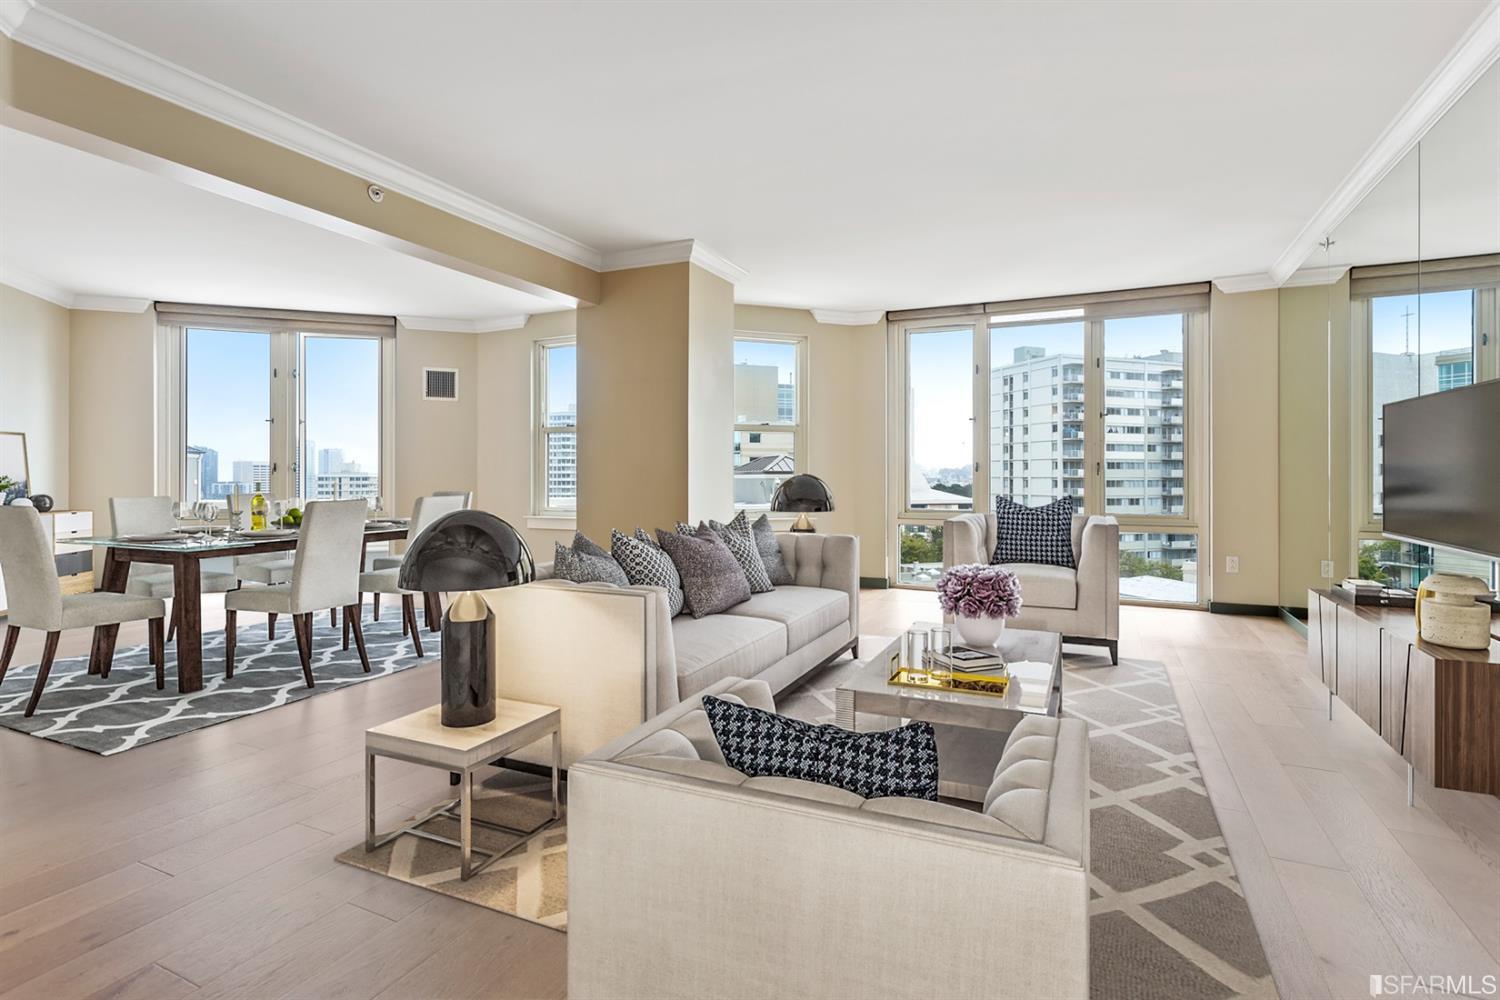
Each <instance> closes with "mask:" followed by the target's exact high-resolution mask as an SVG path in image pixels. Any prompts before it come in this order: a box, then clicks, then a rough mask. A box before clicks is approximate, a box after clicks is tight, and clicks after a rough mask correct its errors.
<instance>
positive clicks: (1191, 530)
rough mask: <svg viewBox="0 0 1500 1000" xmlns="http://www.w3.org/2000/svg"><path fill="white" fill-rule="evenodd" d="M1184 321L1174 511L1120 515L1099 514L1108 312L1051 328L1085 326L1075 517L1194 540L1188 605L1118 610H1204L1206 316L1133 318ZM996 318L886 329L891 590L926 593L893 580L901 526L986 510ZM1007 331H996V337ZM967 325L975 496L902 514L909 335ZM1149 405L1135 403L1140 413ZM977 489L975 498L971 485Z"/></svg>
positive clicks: (948, 318)
mask: <svg viewBox="0 0 1500 1000" xmlns="http://www.w3.org/2000/svg"><path fill="white" fill-rule="evenodd" d="M1173 314H1181V315H1182V317H1183V337H1182V354H1183V358H1182V369H1183V382H1184V384H1183V405H1182V412H1183V461H1184V462H1185V463H1186V469H1185V475H1184V477H1183V505H1182V508H1183V509H1182V513H1180V514H1129V513H1124V512H1118V513H1117V512H1111V511H1109V510H1107V509H1106V508H1105V498H1106V497H1105V486H1104V480H1105V474H1106V469H1105V461H1106V453H1105V450H1104V449H1105V423H1106V421H1105V409H1106V397H1105V387H1106V379H1105V348H1106V345H1105V332H1104V331H1105V323H1106V322H1107V320H1108V319H1110V318H1113V317H1111V316H1109V315H1108V314H1105V315H1096V316H1087V315H1085V316H1077V315H1072V316H1064V315H1061V314H1059V315H1058V316H1057V318H1056V322H1058V323H1069V322H1080V321H1081V322H1082V323H1083V324H1084V338H1083V339H1084V344H1083V347H1084V401H1083V402H1084V406H1085V414H1084V415H1085V422H1084V453H1083V455H1084V497H1083V504H1082V506H1081V508H1079V509H1080V511H1081V512H1082V513H1087V514H1101V515H1107V516H1111V517H1114V518H1115V520H1116V521H1117V522H1118V523H1119V526H1120V533H1121V534H1122V535H1124V534H1135V533H1155V534H1183V535H1196V536H1197V539H1198V545H1197V565H1198V571H1197V580H1196V582H1197V598H1196V600H1195V601H1193V602H1158V601H1147V600H1139V599H1135V598H1129V597H1125V596H1123V595H1122V597H1121V603H1125V604H1161V605H1163V606H1168V607H1195V606H1196V607H1203V606H1205V605H1206V604H1207V601H1208V598H1209V585H1208V584H1209V576H1210V573H1209V572H1208V570H1209V569H1210V568H1211V567H1212V566H1213V561H1212V551H1211V537H1210V532H1209V524H1208V521H1209V510H1208V502H1207V501H1208V497H1207V486H1206V484H1207V441H1208V437H1209V426H1208V392H1209V383H1208V374H1209V365H1208V352H1209V345H1208V309H1207V308H1206V307H1197V308H1187V307H1182V306H1180V305H1179V304H1178V303H1176V302H1171V303H1163V308H1162V309H1161V310H1160V311H1143V312H1139V313H1136V314H1135V315H1173ZM1003 315H1004V313H1002V312H1001V311H999V310H996V309H984V310H978V311H968V312H964V313H952V314H949V315H941V314H937V313H934V314H932V315H926V316H923V317H921V318H913V319H895V320H891V321H889V322H888V323H887V370H888V372H889V375H888V392H889V397H888V398H889V399H890V400H891V401H892V403H893V405H892V406H891V407H890V416H889V418H888V424H887V434H888V436H889V440H890V441H891V447H890V449H889V458H890V461H891V463H892V471H891V474H890V476H889V479H890V481H891V486H890V492H889V497H890V503H889V509H890V511H891V515H890V518H889V521H888V524H887V530H886V545H887V558H888V560H889V561H888V565H889V566H890V567H891V571H890V574H891V575H890V585H891V586H893V587H900V588H907V589H930V587H928V586H923V585H920V584H910V583H902V582H900V545H901V527H902V525H904V524H913V525H929V526H933V525H940V524H942V523H943V522H944V521H946V520H948V519H949V518H951V517H954V516H956V515H958V514H962V513H971V512H972V513H984V512H986V511H988V510H989V509H990V506H991V504H992V503H993V494H992V493H991V490H990V487H991V484H992V482H993V479H994V472H993V465H995V464H998V461H997V460H995V459H994V458H993V454H992V449H991V440H990V439H991V434H990V423H991V420H990V416H991V414H990V389H991V384H990V372H991V366H992V357H991V355H992V341H991V330H992V325H991V323H990V318H991V317H992V316H1003ZM1044 322H1045V321H1042V320H1039V319H1033V320H1032V321H1031V322H1030V323H1028V324H1027V325H1043V323H1044ZM1006 325H1021V324H1019V323H1017V324H999V326H1000V327H1001V328H1002V329H1003V327H1004V326H1006ZM966 326H967V327H969V328H970V330H971V331H972V333H971V335H972V336H973V338H974V340H973V343H972V350H971V356H972V359H973V365H974V371H973V376H972V377H973V411H972V416H971V423H972V424H973V434H972V437H973V452H974V454H973V457H972V467H973V477H974V478H973V482H974V484H975V489H974V490H973V493H974V494H975V495H974V497H973V498H972V503H971V506H970V509H969V510H968V511H963V510H945V511H929V510H925V509H922V510H916V509H913V508H911V507H910V505H909V500H910V495H909V490H908V489H907V470H908V469H909V468H910V461H911V414H910V413H909V412H908V411H909V409H910V406H909V403H910V394H909V389H910V386H909V366H908V360H909V357H910V344H911V336H912V334H915V333H922V332H932V331H937V330H952V329H957V328H961V327H966ZM1145 405H1148V404H1147V403H1143V406H1145ZM980 484H983V487H984V488H983V490H980V489H979V488H978V487H979V485H980Z"/></svg>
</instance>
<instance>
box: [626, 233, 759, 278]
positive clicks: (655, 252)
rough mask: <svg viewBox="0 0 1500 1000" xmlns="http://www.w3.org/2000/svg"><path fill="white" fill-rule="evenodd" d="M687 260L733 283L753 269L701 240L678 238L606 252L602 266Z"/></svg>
mask: <svg viewBox="0 0 1500 1000" xmlns="http://www.w3.org/2000/svg"><path fill="white" fill-rule="evenodd" d="M683 263H691V264H697V265H698V266H699V267H701V268H703V270H705V271H707V272H709V273H710V274H715V275H718V276H719V277H720V278H723V279H724V280H725V281H727V282H729V283H730V284H738V283H739V282H741V281H743V280H745V278H746V277H747V276H748V275H749V273H750V272H748V271H746V270H745V269H744V268H743V267H740V266H739V265H738V264H736V263H734V262H733V261H731V260H730V259H729V258H727V257H725V256H724V255H723V254H721V253H718V252H717V251H715V250H713V249H712V248H710V247H708V246H706V245H705V244H704V243H703V241H701V240H674V241H673V242H671V243H657V244H654V245H652V246H648V247H637V248H636V249H634V250H617V251H615V252H614V253H607V254H605V255H604V259H603V261H602V262H601V263H600V265H599V270H601V271H628V270H630V269H631V268H636V267H656V266H657V265H659V264H683Z"/></svg>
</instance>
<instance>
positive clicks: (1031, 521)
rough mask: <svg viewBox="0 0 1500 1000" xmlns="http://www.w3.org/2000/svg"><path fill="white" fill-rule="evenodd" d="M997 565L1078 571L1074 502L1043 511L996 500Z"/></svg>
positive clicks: (1049, 506) (1062, 502)
mask: <svg viewBox="0 0 1500 1000" xmlns="http://www.w3.org/2000/svg"><path fill="white" fill-rule="evenodd" d="M990 563H991V564H996V563H1042V564H1044V565H1047V566H1066V567H1067V568H1069V569H1075V568H1077V564H1076V563H1075V562H1074V561H1073V498H1072V497H1063V498H1062V499H1060V500H1054V501H1052V502H1051V503H1049V504H1047V505H1045V506H1043V507H1023V506H1022V505H1021V504H1018V503H1016V502H1015V501H1014V500H1012V499H1011V498H1010V497H999V496H997V497H996V498H995V555H994V557H993V558H991V559H990Z"/></svg>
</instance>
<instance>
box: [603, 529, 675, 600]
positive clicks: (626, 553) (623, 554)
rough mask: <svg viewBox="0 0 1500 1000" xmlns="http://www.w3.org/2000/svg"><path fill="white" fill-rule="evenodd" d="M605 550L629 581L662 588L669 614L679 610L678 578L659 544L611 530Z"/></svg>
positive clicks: (669, 558) (670, 559)
mask: <svg viewBox="0 0 1500 1000" xmlns="http://www.w3.org/2000/svg"><path fill="white" fill-rule="evenodd" d="M637 530H639V529H637ZM609 549H610V553H611V554H612V555H613V556H614V558H615V562H617V563H619V564H620V568H621V569H622V570H624V571H625V575H626V577H628V578H629V579H630V582H631V583H632V584H634V585H636V586H637V587H664V588H666V591H667V607H668V609H669V610H670V611H671V613H672V617H673V618H676V617H677V616H678V615H680V614H681V613H682V601H683V598H682V577H681V576H679V575H678V573H677V567H676V566H673V565H672V557H671V556H669V555H667V554H666V552H664V551H662V547H661V546H660V545H654V544H652V543H650V542H645V541H642V540H641V539H640V538H631V537H630V536H629V535H627V534H625V533H624V532H620V531H611V532H610V533H609Z"/></svg>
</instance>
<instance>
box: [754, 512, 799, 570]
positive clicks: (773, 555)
mask: <svg viewBox="0 0 1500 1000" xmlns="http://www.w3.org/2000/svg"><path fill="white" fill-rule="evenodd" d="M750 530H751V531H753V532H755V547H756V548H757V549H759V550H760V561H761V562H762V563H764V564H765V567H766V575H767V576H769V577H770V578H771V585H772V586H773V587H784V586H786V585H787V584H789V583H791V582H793V577H792V571H791V570H789V569H787V565H786V557H785V556H783V555H782V554H781V543H780V542H778V541H777V540H776V529H775V528H773V527H771V519H770V518H769V517H767V516H766V515H764V514H762V515H761V516H760V517H757V518H756V519H755V523H754V524H752V525H751V526H750Z"/></svg>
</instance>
